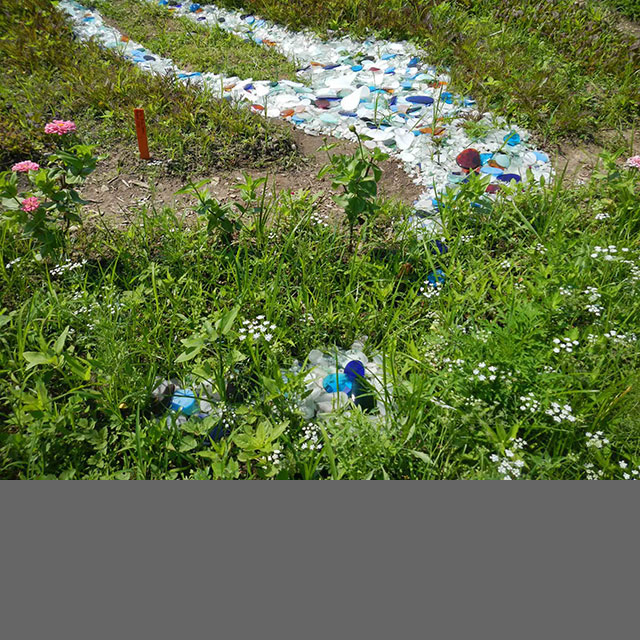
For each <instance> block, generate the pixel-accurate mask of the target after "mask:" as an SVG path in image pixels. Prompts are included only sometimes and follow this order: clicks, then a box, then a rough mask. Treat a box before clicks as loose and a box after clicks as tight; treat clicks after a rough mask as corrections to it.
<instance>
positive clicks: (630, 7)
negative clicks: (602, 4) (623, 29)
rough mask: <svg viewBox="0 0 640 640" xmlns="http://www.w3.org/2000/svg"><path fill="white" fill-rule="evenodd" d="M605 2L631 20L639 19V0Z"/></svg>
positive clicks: (610, 0)
mask: <svg viewBox="0 0 640 640" xmlns="http://www.w3.org/2000/svg"><path fill="white" fill-rule="evenodd" d="M607 4H608V5H609V6H611V7H612V8H613V9H617V10H618V11H619V12H620V13H621V14H622V15H624V16H626V17H627V18H630V19H631V20H640V2H638V0H607Z"/></svg>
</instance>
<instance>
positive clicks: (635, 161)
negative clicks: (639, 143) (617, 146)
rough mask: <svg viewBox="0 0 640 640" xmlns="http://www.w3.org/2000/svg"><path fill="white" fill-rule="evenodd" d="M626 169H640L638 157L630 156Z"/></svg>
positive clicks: (639, 158)
mask: <svg viewBox="0 0 640 640" xmlns="http://www.w3.org/2000/svg"><path fill="white" fill-rule="evenodd" d="M627 167H635V168H636V169H640V156H632V157H631V158H629V159H628V160H627Z"/></svg>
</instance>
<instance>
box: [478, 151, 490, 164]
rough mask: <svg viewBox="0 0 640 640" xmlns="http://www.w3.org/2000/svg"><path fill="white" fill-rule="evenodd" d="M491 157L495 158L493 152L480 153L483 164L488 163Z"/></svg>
mask: <svg viewBox="0 0 640 640" xmlns="http://www.w3.org/2000/svg"><path fill="white" fill-rule="evenodd" d="M491 158H493V153H481V154H480V162H482V164H487V162H489V160H491Z"/></svg>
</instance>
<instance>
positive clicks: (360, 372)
mask: <svg viewBox="0 0 640 640" xmlns="http://www.w3.org/2000/svg"><path fill="white" fill-rule="evenodd" d="M344 373H345V375H346V376H347V378H349V380H352V381H353V380H355V379H356V378H364V373H365V372H364V365H363V364H362V362H360V360H352V361H351V362H349V363H347V366H346V367H345V368H344Z"/></svg>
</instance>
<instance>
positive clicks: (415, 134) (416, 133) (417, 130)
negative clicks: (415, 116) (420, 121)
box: [411, 129, 422, 138]
mask: <svg viewBox="0 0 640 640" xmlns="http://www.w3.org/2000/svg"><path fill="white" fill-rule="evenodd" d="M411 133H413V135H414V136H415V137H416V138H417V137H418V136H421V135H422V131H420V129H414V130H413V131H412V132H411Z"/></svg>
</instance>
